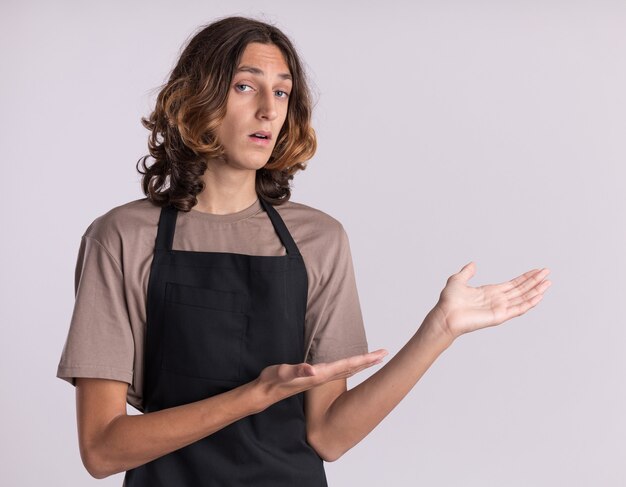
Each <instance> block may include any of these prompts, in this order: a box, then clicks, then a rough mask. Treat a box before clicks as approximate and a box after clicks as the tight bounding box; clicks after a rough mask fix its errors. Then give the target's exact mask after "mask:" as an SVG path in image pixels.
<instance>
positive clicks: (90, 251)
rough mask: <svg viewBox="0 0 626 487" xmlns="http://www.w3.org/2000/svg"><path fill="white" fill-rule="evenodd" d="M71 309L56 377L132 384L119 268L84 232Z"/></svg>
mask: <svg viewBox="0 0 626 487" xmlns="http://www.w3.org/2000/svg"><path fill="white" fill-rule="evenodd" d="M74 285H75V298H76V301H75V303H74V310H73V313H72V318H71V322H70V326H69V331H68V334H67V339H66V341H65V345H64V347H63V351H62V354H61V359H60V361H59V365H58V368H57V377H59V378H60V379H64V380H66V381H68V382H69V383H70V384H72V385H76V381H75V378H76V377H93V378H102V379H114V380H120V381H123V382H128V383H129V384H132V378H133V357H134V342H133V336H132V333H131V326H130V318H129V314H128V308H127V306H126V298H125V293H124V278H123V273H122V268H121V266H120V264H119V262H118V261H117V260H116V259H115V257H114V256H113V255H112V254H111V253H110V252H109V251H108V250H107V249H106V248H105V247H104V246H103V245H102V244H101V243H100V242H99V241H98V240H96V239H95V238H93V237H90V236H88V235H83V237H82V239H81V243H80V249H79V252H78V258H77V261H76V274H75V281H74Z"/></svg>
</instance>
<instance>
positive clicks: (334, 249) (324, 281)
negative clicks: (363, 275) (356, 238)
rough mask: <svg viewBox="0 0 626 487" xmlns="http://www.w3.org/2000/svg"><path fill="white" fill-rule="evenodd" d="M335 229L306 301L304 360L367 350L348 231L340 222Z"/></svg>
mask: <svg viewBox="0 0 626 487" xmlns="http://www.w3.org/2000/svg"><path fill="white" fill-rule="evenodd" d="M336 230H337V231H336V232H332V233H333V234H332V236H331V238H332V241H328V242H327V244H326V245H325V249H324V250H325V251H323V252H322V254H323V255H324V257H323V259H322V260H323V264H322V269H321V271H320V274H319V280H318V282H316V283H315V289H314V290H313V292H312V293H311V295H310V297H309V302H308V304H307V318H306V319H307V320H308V321H309V324H308V326H307V328H309V329H312V330H313V337H312V340H311V342H310V347H309V350H308V353H307V358H306V361H307V362H308V363H311V364H316V363H320V362H332V361H335V360H339V359H342V358H346V357H350V356H352V355H359V354H362V353H367V351H368V345H367V339H366V334H365V327H364V325H363V316H362V313H361V305H360V302H359V295H358V291H357V286H356V278H355V273H354V266H353V263H352V253H351V251H350V244H349V240H348V235H347V234H346V232H345V229H344V228H343V226H342V225H341V224H338V227H337V229H336Z"/></svg>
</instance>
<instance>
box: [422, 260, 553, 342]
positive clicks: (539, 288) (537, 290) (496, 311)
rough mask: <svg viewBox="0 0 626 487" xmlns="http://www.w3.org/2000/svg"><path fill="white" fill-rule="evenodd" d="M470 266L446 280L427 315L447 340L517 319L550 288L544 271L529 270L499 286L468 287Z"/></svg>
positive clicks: (474, 268) (471, 274)
mask: <svg viewBox="0 0 626 487" xmlns="http://www.w3.org/2000/svg"><path fill="white" fill-rule="evenodd" d="M475 272H476V264H475V263H474V262H470V263H469V264H467V265H466V266H464V267H463V269H461V270H460V271H459V272H458V273H456V274H453V275H452V276H450V277H449V278H448V281H447V283H446V287H445V288H444V289H443V291H441V295H440V297H439V301H438V302H437V305H436V306H435V307H434V308H433V310H432V311H431V313H432V314H433V315H434V316H435V318H436V319H437V321H438V323H439V324H440V326H441V327H442V328H443V329H444V331H445V332H446V333H449V334H450V336H451V338H453V339H454V338H457V337H458V336H460V335H462V334H463V333H468V332H471V331H474V330H478V329H480V328H485V327H488V326H494V325H499V324H500V323H503V322H505V321H507V320H509V319H511V318H513V317H515V316H520V315H522V314H524V313H526V311H528V310H529V309H530V308H533V307H534V306H536V305H537V303H539V301H541V299H542V298H543V293H544V292H545V291H546V289H548V287H550V285H551V284H552V283H551V282H550V281H549V280H547V279H545V277H546V276H547V275H548V274H549V272H550V270H549V269H547V268H543V269H533V270H530V271H528V272H525V273H524V274H522V275H521V276H518V277H516V278H515V279H511V280H510V281H507V282H504V283H501V284H489V285H486V286H479V287H472V286H470V285H468V284H467V281H468V280H469V279H470V278H471V277H472V276H473V275H474V274H475Z"/></svg>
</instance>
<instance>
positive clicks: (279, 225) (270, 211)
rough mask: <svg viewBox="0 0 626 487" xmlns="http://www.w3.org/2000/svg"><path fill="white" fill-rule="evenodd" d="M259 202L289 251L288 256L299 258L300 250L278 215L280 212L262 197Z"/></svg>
mask: <svg viewBox="0 0 626 487" xmlns="http://www.w3.org/2000/svg"><path fill="white" fill-rule="evenodd" d="M259 201H260V202H261V206H263V208H264V209H265V211H266V212H267V216H269V217H270V220H271V221H272V224H273V225H274V230H276V233H278V236H279V237H280V240H281V242H282V243H283V245H284V246H285V249H287V254H288V255H289V256H290V257H299V256H300V251H299V250H298V246H297V245H296V243H295V242H294V241H293V238H292V237H291V234H290V233H289V230H287V226H286V225H285V222H284V221H283V219H282V218H281V217H280V215H279V214H278V211H277V210H276V209H275V208H274V207H273V206H272V205H271V204H269V203H268V202H266V201H265V200H264V199H263V198H262V197H261V196H259Z"/></svg>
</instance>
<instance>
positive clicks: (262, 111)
mask: <svg viewBox="0 0 626 487" xmlns="http://www.w3.org/2000/svg"><path fill="white" fill-rule="evenodd" d="M257 116H258V117H260V118H265V119H267V120H274V119H275V118H276V116H277V113H276V99H275V98H274V92H273V91H271V90H265V91H264V92H261V93H260V95H259V107H258V109H257Z"/></svg>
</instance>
